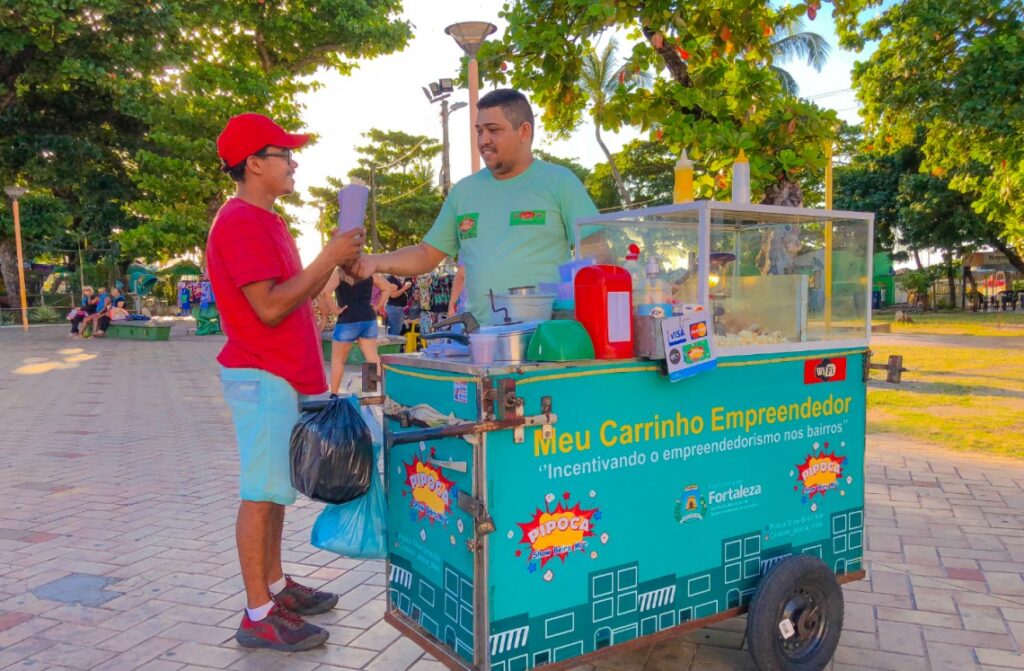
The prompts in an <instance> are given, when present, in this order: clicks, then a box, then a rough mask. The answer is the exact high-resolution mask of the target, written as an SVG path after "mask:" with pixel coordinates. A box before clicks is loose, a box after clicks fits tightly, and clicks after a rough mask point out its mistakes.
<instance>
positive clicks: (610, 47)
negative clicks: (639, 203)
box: [580, 38, 650, 207]
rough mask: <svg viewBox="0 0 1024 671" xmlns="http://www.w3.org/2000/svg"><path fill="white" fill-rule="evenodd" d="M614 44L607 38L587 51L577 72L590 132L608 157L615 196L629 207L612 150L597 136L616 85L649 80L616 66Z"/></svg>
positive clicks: (624, 67)
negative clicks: (587, 104) (599, 48)
mask: <svg viewBox="0 0 1024 671" xmlns="http://www.w3.org/2000/svg"><path fill="white" fill-rule="evenodd" d="M618 46H619V45H618V43H617V42H616V41H615V38H612V39H610V40H608V43H607V44H606V45H605V47H604V49H603V50H602V51H601V53H600V54H598V53H597V52H596V51H593V50H591V51H590V52H588V53H587V55H586V56H584V58H583V71H582V73H581V74H580V88H581V89H582V90H583V92H584V93H585V94H586V95H587V97H588V98H589V99H590V113H591V116H593V118H594V135H595V136H596V137H597V144H598V145H600V146H601V151H603V152H604V155H605V157H607V159H608V166H609V167H610V168H611V171H612V177H613V178H614V179H615V185H616V186H617V187H618V189H619V197H620V198H621V199H622V206H623V207H629V206H630V205H631V204H632V200H631V199H630V197H629V192H628V191H627V190H626V185H625V183H624V182H623V181H622V175H621V174H620V173H619V169H618V167H617V166H616V165H615V159H614V158H613V157H612V153H611V152H610V151H608V147H606V146H605V144H604V140H602V139H601V124H602V123H604V114H605V107H606V105H607V104H608V100H609V99H610V98H611V96H612V95H613V94H614V93H615V91H616V89H618V87H619V86H624V85H629V84H633V83H644V82H647V81H649V80H650V75H648V74H647V73H644V72H636V71H632V72H631V71H629V70H628V69H627V68H626V66H619V65H618V64H617V63H616V60H617V59H616V55H617V51H618Z"/></svg>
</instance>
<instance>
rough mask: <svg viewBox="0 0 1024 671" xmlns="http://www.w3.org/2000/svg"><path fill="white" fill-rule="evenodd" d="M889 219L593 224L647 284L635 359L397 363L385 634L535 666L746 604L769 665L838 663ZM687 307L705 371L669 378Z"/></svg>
mask: <svg viewBox="0 0 1024 671" xmlns="http://www.w3.org/2000/svg"><path fill="white" fill-rule="evenodd" d="M872 226H873V217H872V216H871V215H869V214H863V213H856V212H839V211H826V210H811V209H796V208H782V207H770V206H756V205H736V204H730V203H718V202H707V201H700V202H694V203H686V204H679V205H671V206H666V207H659V208H650V209H642V210H633V211H628V212H620V213H614V214H608V215H603V216H598V217H594V218H591V219H587V220H581V221H578V222H576V236H577V237H576V255H577V257H579V258H582V257H587V258H592V259H594V260H595V261H596V262H597V263H599V264H614V265H618V266H622V267H624V268H626V270H628V271H629V272H630V273H631V274H633V276H634V278H635V279H634V282H633V295H632V296H631V300H630V301H629V303H627V304H631V313H630V314H629V315H628V318H630V319H631V323H628V324H626V325H625V326H623V325H622V324H619V325H618V326H617V327H616V328H617V329H618V331H619V332H622V333H624V334H625V335H624V336H623V337H629V338H631V339H632V341H633V348H634V352H635V354H636V356H635V357H633V358H628V359H595V360H570V361H566V360H543V361H536V360H529V357H527V358H526V359H525V360H518V361H504V362H502V361H499V362H495V363H489V364H480V363H473V362H472V361H471V360H470V358H469V357H467V356H464V355H463V356H442V357H429V356H423V355H388V356H385V357H384V358H383V361H384V373H383V392H384V394H383V399H382V401H383V404H384V415H385V417H386V418H387V421H386V422H385V444H386V449H385V469H386V471H385V473H386V475H385V482H386V489H387V496H388V505H389V526H388V546H389V548H388V562H387V563H388V565H387V569H388V570H387V615H386V618H387V620H388V621H389V622H391V623H392V624H393V625H394V626H396V627H397V628H399V629H400V630H401V631H402V632H403V633H405V634H406V635H407V636H409V637H410V638H412V639H413V640H415V641H416V642H417V643H419V644H420V645H421V646H423V647H424V648H425V649H427V650H428V651H430V652H431V653H432V654H433V655H435V656H436V657H437V658H438V659H439V660H440V661H441V662H442V663H443V664H445V665H446V666H448V667H449V668H451V669H466V670H468V669H474V670H480V671H486V670H490V671H525V670H527V669H569V668H573V667H575V666H577V665H581V664H585V663H587V662H590V661H592V659H593V658H595V657H598V656H600V655H601V654H602V653H605V652H607V651H609V650H613V649H617V650H621V649H623V648H624V647H628V646H630V645H631V644H634V645H635V644H637V642H638V641H641V640H643V641H647V642H650V641H653V640H655V639H657V638H659V637H671V636H675V635H677V634H678V633H679V632H682V631H685V630H688V629H695V628H700V627H703V626H705V625H707V624H709V623H712V622H715V621H718V620H722V619H725V618H730V617H734V616H736V615H738V614H741V613H743V612H746V611H749V615H748V620H747V631H748V637H749V638H748V640H749V645H750V648H751V653H752V655H753V657H754V660H755V662H756V664H757V666H758V667H759V668H761V669H820V668H823V667H824V666H825V664H826V663H827V662H828V660H829V659H830V658H831V656H832V654H833V652H834V650H835V647H836V645H837V643H838V639H839V634H840V631H841V628H842V620H843V599H842V591H841V589H840V584H841V583H845V582H849V581H852V580H857V579H859V578H861V577H863V576H864V571H863V568H862V555H863V548H864V434H865V394H866V392H865V381H866V376H867V366H868V364H869V352H868V349H867V348H868V337H869V332H870V305H871V301H870V289H871V287H870V282H869V279H870V278H871V257H872V239H873V238H872ZM631 245H632V246H633V247H634V248H635V247H639V248H640V250H641V255H642V257H641V258H640V259H639V261H624V260H625V259H626V258H627V255H628V253H629V251H628V250H629V249H630V246H631ZM632 258H635V255H634V257H632ZM652 259H653V261H652ZM581 272H583V271H581ZM641 274H642V275H641ZM640 284H642V285H643V286H642V287H641V286H638V285H640ZM500 289H505V288H504V287H502V288H500ZM651 296H653V297H654V298H651V299H648V298H646V297H651ZM609 300H610V299H609ZM644 300H652V301H656V302H657V305H645V304H644V303H642V301H644ZM577 308H579V306H577ZM686 314H689V316H688V317H687V319H690V322H689V323H690V324H691V325H692V324H693V323H694V321H693V320H694V319H696V320H697V321H700V320H701V319H704V323H705V330H704V331H699V329H698V330H694V331H693V332H692V333H691V335H693V336H694V337H697V336H703V337H704V339H705V340H706V344H703V345H701V346H700V348H699V350H700V358H701V363H702V366H701V367H700V368H699V369H694V370H698V371H699V372H694V373H693V374H690V375H687V376H682V377H676V378H672V377H670V375H669V374H668V373H669V371H671V370H673V365H676V366H678V365H681V364H680V363H679V360H678V352H677V350H676V345H675V344H674V343H675V342H676V341H673V340H672V338H680V337H682V338H684V339H685V337H686V334H685V333H683V334H682V335H680V333H678V332H677V331H679V329H675V330H674V331H673V333H669V331H670V330H672V329H667V328H666V327H665V324H664V320H669V319H674V318H677V317H676V315H686ZM538 328H539V327H538ZM623 329H625V330H623ZM659 329H660V330H659ZM698 331H699V332H698ZM659 333H661V334H662V335H664V337H660V336H659ZM534 337H538V336H536V335H534ZM673 359H675V361H673ZM684 363H685V361H684ZM691 372H692V371H691ZM673 379H675V381H672V380H673Z"/></svg>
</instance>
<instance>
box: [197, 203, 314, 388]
mask: <svg viewBox="0 0 1024 671" xmlns="http://www.w3.org/2000/svg"><path fill="white" fill-rule="evenodd" d="M206 262H207V265H208V268H209V271H210V282H211V283H212V284H213V295H214V296H216V301H217V309H218V310H219V311H220V320H221V326H222V327H223V329H224V333H225V334H226V335H227V337H228V342H227V344H226V345H224V349H222V350H221V352H220V355H219V356H218V357H217V361H219V362H220V363H221V365H222V366H224V367H225V368H258V369H260V370H265V371H267V372H268V373H271V374H273V375H277V376H278V377H281V378H284V379H285V380H287V381H288V382H289V383H291V385H292V386H293V387H294V388H295V390H296V391H297V392H299V393H300V394H320V393H322V392H324V391H326V390H327V379H326V377H325V376H324V365H323V360H322V359H321V355H320V351H321V350H320V347H321V345H320V334H319V333H318V332H317V330H316V322H315V320H314V318H313V303H312V301H309V300H307V301H304V302H303V303H302V305H300V306H299V307H298V308H296V309H295V310H294V311H293V312H292V313H291V314H289V315H288V316H287V317H285V318H284V320H283V321H282V322H281V323H280V324H278V325H277V326H267V325H266V324H264V323H263V322H262V321H260V318H259V316H258V315H257V314H256V311H255V310H253V308H252V306H251V305H250V304H249V299H247V298H246V297H245V294H244V293H242V287H243V286H245V285H246V284H251V283H253V282H259V281H262V280H275V281H277V282H284V281H285V280H287V279H288V278H290V277H292V276H294V275H297V274H298V273H299V272H301V271H302V262H301V261H300V259H299V250H298V248H297V247H296V246H295V240H294V239H292V236H291V234H290V233H289V232H288V226H287V225H286V224H285V222H284V220H283V219H281V217H279V216H278V215H277V214H275V213H273V212H268V211H267V210H264V209H263V208H260V207H256V206H255V205H252V204H250V203H247V202H245V201H244V200H241V199H240V198H232V199H230V200H228V202H226V203H224V206H223V207H221V208H220V211H219V212H218V213H217V218H216V219H214V221H213V226H212V227H211V228H210V235H209V238H207V241H206Z"/></svg>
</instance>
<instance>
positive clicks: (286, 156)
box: [256, 149, 292, 161]
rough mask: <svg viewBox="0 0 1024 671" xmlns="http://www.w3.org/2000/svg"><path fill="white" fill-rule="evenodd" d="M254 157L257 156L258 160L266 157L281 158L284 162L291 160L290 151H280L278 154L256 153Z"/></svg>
mask: <svg viewBox="0 0 1024 671" xmlns="http://www.w3.org/2000/svg"><path fill="white" fill-rule="evenodd" d="M256 156H259V157H260V158H268V157H271V156H276V157H278V158H283V159H284V160H286V161H291V160H292V150H291V149H285V150H284V151H282V152H280V153H275V152H269V151H266V152H262V153H257V154H256Z"/></svg>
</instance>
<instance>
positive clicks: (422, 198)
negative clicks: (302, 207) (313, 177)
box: [310, 128, 442, 251]
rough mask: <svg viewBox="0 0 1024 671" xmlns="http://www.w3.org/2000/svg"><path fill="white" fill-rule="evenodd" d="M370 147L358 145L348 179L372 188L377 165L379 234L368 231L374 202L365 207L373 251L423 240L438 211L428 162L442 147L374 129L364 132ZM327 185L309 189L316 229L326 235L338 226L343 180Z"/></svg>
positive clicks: (417, 137)
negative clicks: (317, 214) (316, 210)
mask: <svg viewBox="0 0 1024 671" xmlns="http://www.w3.org/2000/svg"><path fill="white" fill-rule="evenodd" d="M363 137H365V138H367V139H368V140H369V141H370V144H367V145H363V146H361V147H357V148H356V151H357V152H358V154H359V160H358V162H359V167H357V168H356V169H354V170H351V171H349V173H348V176H349V177H350V178H351V177H358V178H359V179H361V180H363V182H365V183H366V184H367V185H370V183H371V179H370V166H375V167H376V170H375V171H374V177H373V179H374V182H375V189H374V191H375V193H376V200H377V231H376V232H374V231H373V230H372V229H371V223H372V213H371V211H370V208H372V203H371V204H370V205H368V206H367V209H368V211H367V228H368V231H369V234H370V235H369V237H370V240H369V242H370V244H371V245H372V246H373V248H374V251H380V250H382V249H383V250H394V249H398V248H399V247H404V246H406V245H412V244H416V243H418V242H419V241H420V240H422V238H423V236H424V235H425V234H426V232H427V231H428V230H429V229H430V226H431V224H433V223H434V219H435V218H436V217H437V213H438V211H440V209H441V203H442V198H441V190H440V188H439V187H438V186H437V184H436V178H435V174H434V169H433V166H432V161H433V160H434V159H435V158H437V157H438V156H439V155H440V153H441V144H440V143H438V142H437V141H436V140H434V139H432V138H429V137H426V136H423V135H409V134H408V133H403V132H402V131H382V130H379V129H376V128H373V129H370V130H369V131H368V132H366V133H363ZM327 184H328V185H327V186H326V187H313V188H311V189H310V194H311V195H312V197H313V204H314V205H316V206H317V207H319V208H321V212H322V216H321V218H320V222H319V225H320V230H321V231H324V232H325V233H329V232H331V231H333V230H334V228H335V227H336V226H337V223H336V222H337V220H338V191H339V190H340V189H341V187H342V186H344V183H343V181H342V180H341V179H339V178H336V177H329V178H328V179H327Z"/></svg>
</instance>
